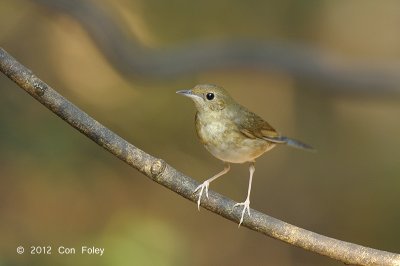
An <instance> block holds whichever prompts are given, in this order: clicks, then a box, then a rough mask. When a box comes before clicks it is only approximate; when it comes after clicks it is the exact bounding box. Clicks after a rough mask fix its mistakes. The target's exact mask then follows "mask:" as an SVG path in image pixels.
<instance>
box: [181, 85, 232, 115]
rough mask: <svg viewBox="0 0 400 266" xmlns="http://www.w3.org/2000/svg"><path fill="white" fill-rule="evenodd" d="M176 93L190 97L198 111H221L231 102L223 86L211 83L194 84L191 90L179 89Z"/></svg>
mask: <svg viewBox="0 0 400 266" xmlns="http://www.w3.org/2000/svg"><path fill="white" fill-rule="evenodd" d="M176 93H178V94H182V95H184V96H187V97H189V98H191V99H192V100H193V102H194V104H195V105H196V108H197V110H198V111H199V112H204V111H206V112H207V111H214V112H215V111H221V110H223V109H225V107H226V106H228V105H229V104H231V103H232V102H233V99H232V97H231V96H230V95H229V93H228V92H227V91H226V90H225V89H224V88H222V87H219V86H216V85H212V84H201V85H196V86H195V87H194V88H193V89H191V90H181V91H177V92H176Z"/></svg>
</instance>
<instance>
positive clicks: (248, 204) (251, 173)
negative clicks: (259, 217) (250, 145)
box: [234, 162, 256, 227]
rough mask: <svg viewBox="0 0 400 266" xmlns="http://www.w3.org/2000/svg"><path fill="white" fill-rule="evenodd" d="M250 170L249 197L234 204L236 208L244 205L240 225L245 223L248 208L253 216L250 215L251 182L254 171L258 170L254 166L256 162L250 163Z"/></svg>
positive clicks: (248, 211)
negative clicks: (244, 218)
mask: <svg viewBox="0 0 400 266" xmlns="http://www.w3.org/2000/svg"><path fill="white" fill-rule="evenodd" d="M249 170H250V179H249V190H248V192H247V198H246V200H245V201H244V202H242V203H236V204H235V206H234V208H235V207H238V206H243V211H242V217H241V218H240V222H239V227H240V225H241V224H242V223H243V217H244V214H245V213H246V210H247V213H248V214H249V216H251V215H250V193H251V182H252V181H253V174H254V171H255V170H256V168H255V166H254V162H251V163H250V167H249Z"/></svg>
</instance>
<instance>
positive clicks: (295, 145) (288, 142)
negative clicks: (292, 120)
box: [282, 137, 316, 152]
mask: <svg viewBox="0 0 400 266" xmlns="http://www.w3.org/2000/svg"><path fill="white" fill-rule="evenodd" d="M282 140H284V141H285V142H284V143H285V144H286V145H288V146H290V147H293V148H297V149H302V150H307V151H314V152H315V151H316V150H315V149H314V148H313V147H311V146H310V145H308V144H305V143H303V142H301V141H299V140H296V139H291V138H288V137H282Z"/></svg>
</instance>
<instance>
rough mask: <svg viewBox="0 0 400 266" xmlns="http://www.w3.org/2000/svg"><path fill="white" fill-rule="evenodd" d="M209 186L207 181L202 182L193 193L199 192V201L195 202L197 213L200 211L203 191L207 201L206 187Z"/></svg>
mask: <svg viewBox="0 0 400 266" xmlns="http://www.w3.org/2000/svg"><path fill="white" fill-rule="evenodd" d="M209 185H210V182H209V181H204V183H203V184H201V185H200V186H198V187H197V188H196V189H195V190H194V192H193V193H196V192H197V191H199V190H200V193H199V199H198V200H197V209H199V211H200V200H201V196H203V192H204V190H205V191H206V197H207V199H208V186H209Z"/></svg>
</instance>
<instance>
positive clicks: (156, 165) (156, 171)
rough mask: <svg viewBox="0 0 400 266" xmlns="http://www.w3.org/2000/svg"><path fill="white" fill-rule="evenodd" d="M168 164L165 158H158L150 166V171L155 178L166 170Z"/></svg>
mask: <svg viewBox="0 0 400 266" xmlns="http://www.w3.org/2000/svg"><path fill="white" fill-rule="evenodd" d="M166 166H167V164H166V163H165V161H164V160H161V159H156V160H155V161H154V162H153V163H152V164H151V168H150V173H151V175H152V177H153V178H157V177H159V176H160V175H161V174H162V173H163V172H164V170H165V167H166Z"/></svg>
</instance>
